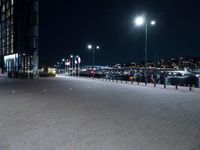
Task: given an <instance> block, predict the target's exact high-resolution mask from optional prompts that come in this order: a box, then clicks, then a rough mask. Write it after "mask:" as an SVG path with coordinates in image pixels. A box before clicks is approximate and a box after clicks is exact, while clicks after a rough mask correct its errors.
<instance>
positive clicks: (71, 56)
mask: <svg viewBox="0 0 200 150" xmlns="http://www.w3.org/2000/svg"><path fill="white" fill-rule="evenodd" d="M70 58H71V60H72V61H71V62H72V76H73V70H74V60H73V58H74V55H70Z"/></svg>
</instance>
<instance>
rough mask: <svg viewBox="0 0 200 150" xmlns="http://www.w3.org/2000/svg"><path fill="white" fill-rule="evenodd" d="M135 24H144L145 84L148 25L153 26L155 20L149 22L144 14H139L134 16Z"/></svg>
mask: <svg viewBox="0 0 200 150" xmlns="http://www.w3.org/2000/svg"><path fill="white" fill-rule="evenodd" d="M135 24H136V26H143V25H145V62H144V63H145V85H147V57H148V56H147V54H148V53H147V51H148V25H149V24H150V25H152V26H154V25H155V24H156V21H155V20H151V21H150V22H149V20H148V19H147V17H144V16H139V17H137V18H135Z"/></svg>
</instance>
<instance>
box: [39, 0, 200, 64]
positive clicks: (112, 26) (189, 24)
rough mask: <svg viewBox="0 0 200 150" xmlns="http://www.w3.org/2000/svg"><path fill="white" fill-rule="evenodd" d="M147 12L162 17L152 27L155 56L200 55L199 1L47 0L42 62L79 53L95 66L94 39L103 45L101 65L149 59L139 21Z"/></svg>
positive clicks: (99, 53) (151, 50) (42, 27)
mask: <svg viewBox="0 0 200 150" xmlns="http://www.w3.org/2000/svg"><path fill="white" fill-rule="evenodd" d="M174 1H176V2H174ZM144 13H145V14H147V15H148V17H149V18H150V19H151V18H152V19H155V20H156V21H157V24H156V26H154V27H149V29H148V32H149V35H148V38H149V41H148V44H149V47H148V59H149V60H157V59H160V58H169V57H178V56H200V9H199V4H198V2H197V0H196V1H193V0H187V1H186V0H181V1H177V0H147V1H144V0H80V1H78V0H58V1H50V0H41V1H40V63H41V64H48V65H50V64H51V65H53V64H55V63H56V62H57V61H58V60H59V59H61V58H68V57H69V55H70V54H74V55H80V56H81V58H82V63H83V64H84V65H90V64H92V52H90V51H89V50H87V48H86V45H87V44H89V43H92V44H96V45H99V46H100V47H101V50H99V51H96V55H95V61H96V64H98V65H106V64H116V63H126V62H133V61H143V60H144V28H143V27H135V26H134V24H133V20H134V17H135V16H137V15H140V14H144Z"/></svg>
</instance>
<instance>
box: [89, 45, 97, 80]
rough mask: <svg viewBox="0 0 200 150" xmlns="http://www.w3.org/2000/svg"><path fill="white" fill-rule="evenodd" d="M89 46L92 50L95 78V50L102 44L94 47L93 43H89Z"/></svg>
mask: <svg viewBox="0 0 200 150" xmlns="http://www.w3.org/2000/svg"><path fill="white" fill-rule="evenodd" d="M87 48H88V49H89V50H92V56H93V57H92V60H93V61H92V63H93V78H94V68H95V59H94V57H95V50H99V49H100V46H98V45H97V46H96V47H94V46H93V45H91V44H89V45H88V46H87Z"/></svg>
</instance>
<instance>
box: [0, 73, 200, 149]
mask: <svg viewBox="0 0 200 150" xmlns="http://www.w3.org/2000/svg"><path fill="white" fill-rule="evenodd" d="M199 149H200V93H198V92H189V91H187V92H186V91H184V90H173V89H164V88H162V87H160V88H159V87H157V88H153V87H145V86H137V85H136V84H134V85H131V84H121V83H113V82H104V81H98V80H91V79H84V78H72V77H65V78H61V77H57V78H46V79H39V80H10V79H6V78H0V150H199Z"/></svg>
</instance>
